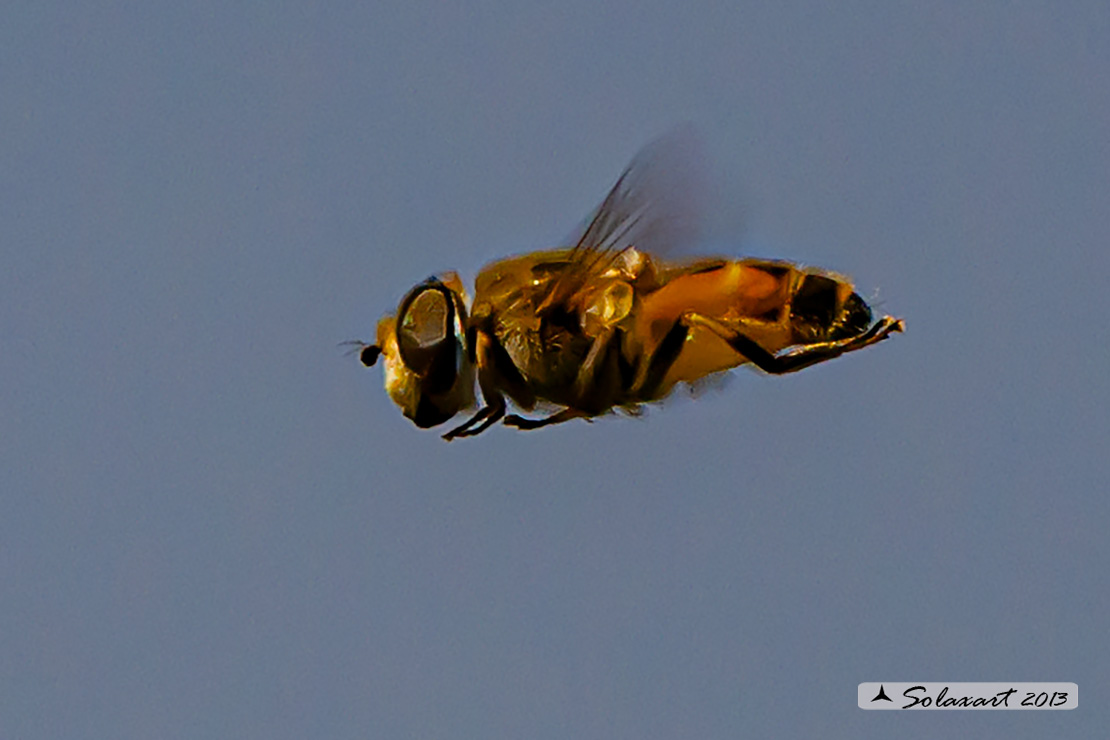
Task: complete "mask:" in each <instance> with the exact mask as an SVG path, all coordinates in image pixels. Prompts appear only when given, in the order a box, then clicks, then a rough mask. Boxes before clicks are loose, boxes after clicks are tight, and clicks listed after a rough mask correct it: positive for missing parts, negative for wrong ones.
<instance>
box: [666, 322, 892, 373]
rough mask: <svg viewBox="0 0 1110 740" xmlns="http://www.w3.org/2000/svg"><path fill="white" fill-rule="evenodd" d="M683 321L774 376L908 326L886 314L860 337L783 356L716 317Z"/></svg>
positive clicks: (847, 350) (873, 341)
mask: <svg viewBox="0 0 1110 740" xmlns="http://www.w3.org/2000/svg"><path fill="white" fill-rule="evenodd" d="M681 320H682V321H684V322H686V323H688V324H689V325H691V326H693V325H697V326H703V327H705V328H706V329H709V330H710V331H712V332H713V333H714V334H716V335H717V336H719V337H720V338H721V339H723V340H725V341H726V342H728V344H729V346H730V347H732V348H733V349H734V350H736V351H737V352H738V353H740V354H742V355H743V356H744V357H746V358H747V359H748V361H749V362H751V363H752V364H753V365H755V366H756V367H758V368H759V369H760V370H763V371H764V372H767V373H771V374H772V375H783V374H785V373H793V372H797V371H798V370H801V369H803V368H807V367H809V366H810V365H816V364H817V363H819V362H824V361H825V360H831V359H833V358H834V357H839V356H840V355H842V354H844V353H846V352H854V351H855V350H857V349H863V348H864V347H869V346H871V345H872V344H875V343H877V342H881V341H883V340H884V339H886V338H887V337H889V336H890V335H891V334H892V333H894V332H900V331H902V330H903V329H904V328H905V324H904V323H903V322H902V320H901V319H895V318H891V317H890V316H885V317H883V318H882V319H879V320H878V321H876V322H875V324H874V325H873V326H872V327H871V328H870V329H868V330H867V331H865V332H864V333H863V334H860V335H859V336H855V337H849V338H847V339H840V340H837V341H835V342H819V343H816V344H807V345H804V346H802V347H798V348H797V349H792V350H790V351H788V352H784V353H783V354H781V355H774V354H771V353H770V352H768V351H767V350H765V349H763V347H761V346H760V345H759V344H758V343H757V342H755V341H754V340H753V339H750V338H749V337H747V336H745V335H744V334H742V333H740V332H739V331H737V330H736V329H733V328H732V327H729V326H726V325H725V324H723V323H721V322H720V321H717V320H716V319H712V318H709V317H708V316H702V315H701V314H694V313H691V314H686V315H685V316H683V318H682V319H681Z"/></svg>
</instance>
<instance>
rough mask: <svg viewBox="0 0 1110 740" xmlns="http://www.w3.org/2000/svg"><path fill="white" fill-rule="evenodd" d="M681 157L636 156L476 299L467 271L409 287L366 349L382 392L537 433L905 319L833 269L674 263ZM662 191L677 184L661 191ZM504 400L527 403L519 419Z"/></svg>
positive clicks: (842, 347)
mask: <svg viewBox="0 0 1110 740" xmlns="http://www.w3.org/2000/svg"><path fill="white" fill-rule="evenodd" d="M672 153H673V152H670V151H669V150H668V142H667V141H666V140H662V141H661V142H656V143H655V144H653V145H649V146H648V147H647V148H645V149H644V150H643V151H642V152H641V153H640V154H638V155H637V156H636V158H634V159H633V161H632V163H631V164H630V165H629V167H628V168H627V169H626V170H625V171H624V173H623V174H622V175H621V177H620V178H619V179H618V181H617V183H616V185H614V186H613V188H612V189H611V190H610V192H609V194H608V195H607V196H606V198H605V200H604V201H603V202H602V203H601V205H600V206H599V207H598V208H597V209H596V211H595V212H594V214H593V216H592V218H590V219H589V220H588V221H587V222H586V226H585V228H584V229H583V230H582V232H581V234H580V236H579V237H578V238H577V239H576V240H575V241H574V242H573V244H574V246H572V247H565V248H561V249H552V250H547V251H539V252H532V253H529V254H524V255H520V256H516V257H509V258H507V259H502V260H499V261H497V262H493V263H491V264H489V265H487V266H486V267H484V268H483V269H482V270H481V272H480V273H479V274H478V276H477V278H476V280H475V285H474V296H473V300H468V297H467V295H466V292H465V289H464V287H463V284H462V281H461V280H460V279H459V277H458V275H456V274H455V273H446V274H443V275H440V276H437V277H430V278H428V279H427V280H425V281H424V282H422V283H420V284H418V285H416V286H415V287H413V288H412V289H411V290H410V291H409V292H408V293H407V294H406V295H405V296H404V297H403V298H402V299H401V302H400V304H399V305H398V308H397V311H396V313H395V314H390V315H386V316H385V317H383V318H382V319H381V320H380V321H379V323H378V330H377V340H376V342H375V343H374V344H369V345H367V344H362V343H357V342H356V343H355V344H358V346H359V347H360V349H361V351H360V359H361V361H362V363H363V364H364V365H366V366H367V367H370V366H373V365H374V364H376V362H377V361H378V359H379V358H380V359H382V360H383V363H384V366H385V388H386V392H387V393H388V394H389V396H390V398H391V399H392V400H393V401H394V402H395V403H396V404H397V405H398V406H399V407H400V408H401V410H402V412H403V413H404V415H405V416H407V417H408V418H409V419H411V420H412V421H413V422H414V423H415V424H416V425H417V426H418V427H421V428H430V427H434V426H438V425H440V424H443V423H445V422H447V421H448V420H450V419H452V418H454V417H455V416H456V415H458V414H459V413H461V412H463V411H465V410H467V409H470V408H473V407H474V406H475V399H476V395H475V383H477V386H478V389H479V390H480V391H481V399H482V405H481V406H480V407H479V408H478V409H477V410H476V411H475V412H474V413H473V414H472V415H471V416H470V418H469V419H467V420H466V421H465V422H464V423H462V424H460V425H458V426H456V427H454V428H452V429H451V430H450V431H448V432H447V433H446V434H444V435H443V438H444V439H446V440H451V439H455V438H457V437H469V436H474V435H477V434H480V433H482V432H483V431H485V430H486V429H488V428H489V427H490V426H492V425H494V424H496V423H497V422H499V421H500V422H502V423H503V424H505V425H506V426H510V427H515V428H517V429H524V430H527V429H538V428H541V427H545V426H549V425H552V424H558V423H561V422H565V421H569V420H571V419H579V418H581V419H587V420H589V419H593V418H594V417H597V416H601V415H604V414H606V413H609V412H611V411H614V410H617V409H620V410H624V411H626V412H628V413H631V414H636V413H638V412H639V410H640V409H641V407H642V406H643V405H644V404H647V403H651V402H653V401H658V400H660V399H662V398H664V397H666V396H667V395H668V394H670V393H671V391H672V390H673V389H674V388H675V386H676V385H678V384H680V383H686V384H693V383H696V382H698V381H699V380H701V379H702V378H705V377H707V376H709V375H712V374H715V373H719V372H721V371H725V370H728V369H730V368H733V367H737V366H739V365H744V364H751V365H754V366H755V367H757V368H759V369H760V370H762V371H764V372H766V373H770V374H774V375H781V374H785V373H791V372H795V371H798V370H801V369H803V368H806V367H809V366H811V365H815V364H818V363H821V362H825V361H827V360H831V359H833V358H835V357H838V356H840V355H843V354H846V353H848V352H854V351H856V350H859V349H862V348H864V347H868V346H870V345H872V344H876V343H878V342H881V341H883V340H885V339H887V338H888V337H890V336H891V335H892V334H893V333H895V332H900V331H902V330H903V329H904V323H903V322H902V321H901V320H900V319H895V318H892V317H890V316H882V317H880V318H879V319H877V320H874V319H873V316H872V311H871V308H870V307H869V306H868V304H867V303H866V302H865V301H864V299H863V298H861V297H860V295H859V294H858V293H857V292H856V291H855V289H854V288H853V285H852V283H851V282H850V281H849V280H848V279H847V278H846V277H844V276H842V275H838V274H836V273H833V272H830V271H827V270H822V269H817V268H812V267H803V266H801V265H798V264H795V263H792V262H787V261H782V260H768V259H756V258H741V259H728V258H700V259H692V260H675V259H667V258H666V257H665V255H664V253H665V251H666V250H667V249H668V248H669V247H670V246H671V242H672V241H674V240H677V239H678V238H679V237H678V235H679V234H681V233H682V231H683V228H682V227H683V223H682V221H683V218H682V215H683V213H682V210H681V209H679V210H676V209H675V208H673V207H671V206H672V205H673V203H670V202H669V201H668V198H672V197H673V198H677V199H679V200H681V197H682V193H681V192H679V190H678V189H676V188H673V187H671V188H669V191H668V192H660V189H659V187H658V181H659V178H660V175H663V177H664V179H666V177H667V175H668V172H669V171H670V170H671V169H672V167H671V165H673V162H669V161H667V160H668V158H669V155H670V154H672ZM665 190H666V189H665ZM508 401H512V403H513V404H514V406H516V407H517V408H518V409H520V410H522V411H524V412H532V411H535V410H537V409H540V408H542V409H551V413H549V414H548V415H546V416H541V417H533V416H527V417H526V416H522V415H518V414H507V411H508Z"/></svg>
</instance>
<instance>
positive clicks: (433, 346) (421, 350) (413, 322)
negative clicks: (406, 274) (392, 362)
mask: <svg viewBox="0 0 1110 740" xmlns="http://www.w3.org/2000/svg"><path fill="white" fill-rule="evenodd" d="M452 314H453V311H452V307H451V302H450V300H449V299H448V297H447V296H446V295H445V294H444V292H443V291H442V290H441V289H438V288H435V287H430V286H418V287H417V288H416V289H415V290H414V291H413V292H412V293H411V294H410V295H409V297H408V299H407V300H406V301H405V302H404V304H403V309H402V313H401V315H400V316H399V317H398V321H397V346H398V350H399V351H400V353H401V359H402V360H404V362H405V365H407V366H408V368H409V369H410V370H412V371H413V372H415V373H417V374H419V375H424V374H426V373H427V371H428V369H429V367H430V366H431V365H432V364H433V363H434V362H435V355H436V353H437V350H439V348H440V347H441V346H442V345H443V343H444V342H445V341H446V340H447V339H449V338H451V337H453V335H454V327H453V326H452V323H453V318H454V317H453V316H452Z"/></svg>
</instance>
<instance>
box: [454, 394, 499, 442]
mask: <svg viewBox="0 0 1110 740" xmlns="http://www.w3.org/2000/svg"><path fill="white" fill-rule="evenodd" d="M482 396H483V397H484V398H485V399H486V401H487V403H488V405H486V406H483V407H482V408H480V409H478V413H476V414H474V416H472V417H470V418H469V419H467V420H466V422H465V423H463V424H461V425H460V426H457V427H455V428H454V429H452V430H451V431H449V432H447V433H446V434H444V435H443V439H444V440H445V441H447V442H450V441H451V440H453V439H455V438H456V437H473V436H474V435H476V434H481V433H482V432H484V431H486V430H487V429H489V428H490V427H491V426H493V425H494V424H496V423H497V422H498V421H500V419H501V417H502V416H504V415H505V397H504V396H502V395H501V394H500V393H496V394H494V396H493V397H492V398H490V396H488V395H487V394H486V393H485V392H484V391H483V392H482ZM479 422H481V423H479ZM476 424H477V426H475V425H476Z"/></svg>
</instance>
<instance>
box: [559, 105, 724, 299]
mask: <svg viewBox="0 0 1110 740" xmlns="http://www.w3.org/2000/svg"><path fill="white" fill-rule="evenodd" d="M705 173H706V167H705V161H704V155H703V154H702V147H701V143H700V141H699V139H698V137H697V135H696V134H695V132H694V130H693V128H692V127H690V126H684V127H681V128H678V129H675V130H673V131H671V132H669V133H667V134H665V135H664V136H662V137H660V138H659V139H656V140H655V141H653V142H651V143H650V144H648V145H647V146H645V147H644V148H643V149H641V150H640V152H639V153H638V154H637V155H636V156H635V157H634V158H633V159H632V162H631V163H630V164H629V165H628V167H627V168H626V169H625V171H624V172H623V173H622V174H621V176H620V178H619V179H618V180H617V183H616V184H615V185H614V186H613V188H612V190H610V191H609V194H608V195H606V196H605V200H603V201H602V202H601V205H600V206H598V207H597V209H596V210H595V211H594V213H593V214H592V215H591V216H590V217H589V218H588V219H587V221H586V223H585V225H584V226H583V227H582V228H580V229H579V230H578V232H577V233H576V234H575V236H574V238H573V239H572V240H571V241H570V243H571V244H573V245H574V247H573V248H572V249H571V253H570V258H569V264H568V265H567V266H566V268H565V269H564V270H563V272H562V274H561V275H560V277H559V279H558V280H557V281H554V282H553V283H552V284H551V287H550V288H549V293H548V295H547V296H546V298H545V300H544V301H543V303H542V305H543V306H545V307H551V306H556V305H560V304H564V303H565V302H566V301H567V300H568V299H569V297H570V296H572V295H573V294H574V293H575V292H577V291H578V290H579V289H580V288H581V287H582V286H583V285H585V284H586V283H588V282H589V281H590V280H591V279H593V278H594V277H595V276H597V275H600V274H601V273H604V272H605V271H606V270H608V269H609V268H610V267H611V266H612V264H613V262H614V260H616V259H617V258H618V257H619V256H620V255H621V253H623V252H624V251H626V250H627V249H629V248H631V247H635V248H636V249H638V250H640V251H641V252H645V253H648V254H652V255H656V256H664V255H667V254H673V253H674V252H675V251H681V250H683V249H689V248H690V247H691V246H692V245H694V244H695V243H696V242H697V241H698V239H699V237H700V235H701V231H702V224H703V221H704V216H703V211H702V209H703V206H704V203H705V196H706V192H707V189H708V188H707V178H706V175H705Z"/></svg>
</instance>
